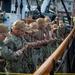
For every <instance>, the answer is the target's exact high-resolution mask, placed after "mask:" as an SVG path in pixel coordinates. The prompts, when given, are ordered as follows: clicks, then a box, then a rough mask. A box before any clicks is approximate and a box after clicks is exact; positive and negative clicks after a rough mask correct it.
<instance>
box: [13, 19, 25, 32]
mask: <svg viewBox="0 0 75 75" xmlns="http://www.w3.org/2000/svg"><path fill="white" fill-rule="evenodd" d="M13 28H19V29H21V30H23V31H26V25H25V22H24V21H22V20H17V21H15V22H14V24H13Z"/></svg>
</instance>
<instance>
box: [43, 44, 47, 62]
mask: <svg viewBox="0 0 75 75" xmlns="http://www.w3.org/2000/svg"><path fill="white" fill-rule="evenodd" d="M42 49H43V61H45V60H46V59H47V58H48V47H47V45H46V46H42Z"/></svg>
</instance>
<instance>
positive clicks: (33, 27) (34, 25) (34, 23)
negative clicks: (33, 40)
mask: <svg viewBox="0 0 75 75" xmlns="http://www.w3.org/2000/svg"><path fill="white" fill-rule="evenodd" d="M29 27H30V30H29V31H27V32H28V33H31V32H37V31H38V28H37V23H36V22H32V23H30V24H29Z"/></svg>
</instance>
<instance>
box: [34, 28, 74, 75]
mask: <svg viewBox="0 0 75 75" xmlns="http://www.w3.org/2000/svg"><path fill="white" fill-rule="evenodd" d="M74 32H75V28H73V30H72V31H71V32H70V34H69V35H68V36H67V37H66V39H65V40H64V41H63V42H62V43H61V45H60V46H59V47H58V48H57V49H56V50H55V51H54V52H53V53H52V54H51V55H50V56H49V58H48V59H47V60H46V61H45V62H44V63H43V64H42V65H41V66H40V67H39V68H38V69H37V70H36V71H35V72H34V73H33V75H49V74H50V75H54V72H64V73H71V72H73V68H74V67H73V66H74V64H73V63H74V61H75V60H74V52H75V51H74V49H75V48H74V45H75V42H74V40H75V36H74ZM59 58H60V59H59Z"/></svg>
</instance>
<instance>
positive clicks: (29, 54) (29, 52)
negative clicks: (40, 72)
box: [26, 48, 36, 73]
mask: <svg viewBox="0 0 75 75" xmlns="http://www.w3.org/2000/svg"><path fill="white" fill-rule="evenodd" d="M26 53H27V58H28V59H27V62H28V67H29V70H30V73H33V72H34V71H35V70H36V66H35V63H34V61H33V56H34V49H33V48H29V49H27V51H26Z"/></svg>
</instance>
